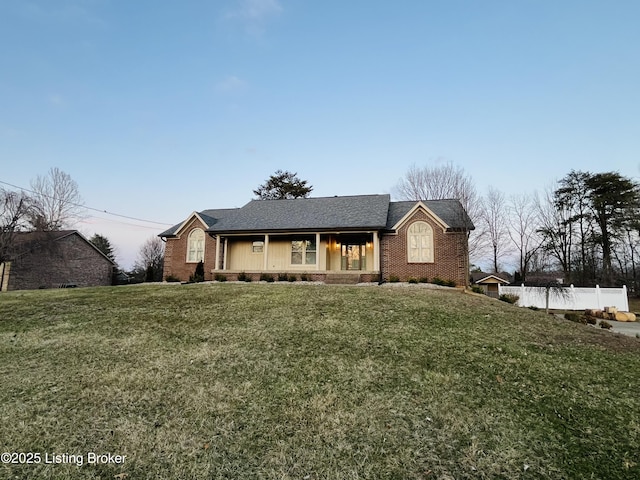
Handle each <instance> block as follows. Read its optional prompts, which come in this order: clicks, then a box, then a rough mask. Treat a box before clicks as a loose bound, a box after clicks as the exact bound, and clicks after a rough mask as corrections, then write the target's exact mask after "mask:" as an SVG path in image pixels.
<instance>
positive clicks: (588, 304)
mask: <svg viewBox="0 0 640 480" xmlns="http://www.w3.org/2000/svg"><path fill="white" fill-rule="evenodd" d="M498 293H499V294H500V295H503V294H509V295H517V296H518V297H519V299H518V305H520V306H522V307H538V308H545V307H546V305H545V303H546V288H544V287H525V286H524V285H521V286H519V287H503V286H501V285H498ZM604 307H617V308H618V310H620V311H623V312H626V311H628V310H629V299H628V298H627V287H626V286H623V287H622V288H600V287H599V286H597V285H596V288H582V287H578V288H576V287H574V286H573V285H571V286H569V287H565V288H563V289H553V288H552V289H551V290H550V291H549V308H551V309H554V310H584V309H585V308H593V309H604Z"/></svg>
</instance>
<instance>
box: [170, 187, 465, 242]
mask: <svg viewBox="0 0 640 480" xmlns="http://www.w3.org/2000/svg"><path fill="white" fill-rule="evenodd" d="M416 203H417V202H414V201H407V202H391V201H390V197H389V195H387V194H384V195H354V196H344V197H318V198H296V199H292V200H252V201H250V202H249V203H247V204H246V205H245V206H244V207H242V208H227V209H214V210H203V211H201V212H198V215H199V216H200V218H201V219H202V221H203V222H205V223H206V227H207V231H208V232H211V233H251V232H256V233H257V232H288V231H291V232H294V231H333V230H341V231H344V230H385V229H386V230H390V229H392V227H393V226H394V225H395V224H396V223H398V222H399V221H400V220H401V219H402V217H404V216H405V215H406V214H407V213H408V212H409V211H410V210H411V209H412V208H413V207H414V206H415V205H416ZM423 203H424V204H425V205H426V206H427V208H429V209H430V210H431V211H432V212H433V213H434V214H435V215H437V216H438V217H440V218H441V219H442V221H443V222H444V223H446V224H447V225H448V226H449V228H452V229H467V228H469V229H473V228H474V227H473V223H471V220H470V219H469V217H468V216H467V214H466V212H465V211H464V209H463V208H462V205H461V204H460V202H459V201H458V200H425V201H423ZM183 224H184V222H182V223H179V224H177V225H174V226H173V227H171V228H170V229H169V230H166V231H164V232H162V233H161V234H160V235H159V236H160V237H172V236H175V234H176V232H177V231H178V230H179V229H180V227H181V226H182V225H183Z"/></svg>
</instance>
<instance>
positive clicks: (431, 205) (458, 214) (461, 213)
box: [387, 199, 475, 230]
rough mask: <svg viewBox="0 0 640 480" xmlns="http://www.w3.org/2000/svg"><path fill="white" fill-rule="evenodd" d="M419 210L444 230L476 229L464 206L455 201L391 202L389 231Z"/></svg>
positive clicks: (388, 222)
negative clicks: (429, 216) (431, 217)
mask: <svg viewBox="0 0 640 480" xmlns="http://www.w3.org/2000/svg"><path fill="white" fill-rule="evenodd" d="M418 208H422V209H423V210H424V211H425V212H427V213H428V214H430V215H431V216H433V217H434V219H435V220H436V221H438V223H440V225H442V226H443V228H444V229H452V230H473V229H475V227H474V225H473V222H472V221H471V219H470V218H469V216H468V215H467V212H466V211H465V210H464V208H463V207H462V204H461V203H460V202H459V201H458V200H454V199H445V200H420V201H402V202H391V203H390V205H389V216H388V219H387V229H389V230H396V229H397V228H398V227H399V226H400V225H402V223H403V222H404V221H406V220H407V219H408V218H409V217H410V216H411V215H412V214H413V212H415V211H416V210H417V209H418Z"/></svg>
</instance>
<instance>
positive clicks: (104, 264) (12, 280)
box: [0, 230, 115, 291]
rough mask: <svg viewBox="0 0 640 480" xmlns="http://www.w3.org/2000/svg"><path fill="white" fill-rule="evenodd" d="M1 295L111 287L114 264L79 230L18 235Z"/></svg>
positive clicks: (0, 269) (1, 277)
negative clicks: (63, 288) (38, 290)
mask: <svg viewBox="0 0 640 480" xmlns="http://www.w3.org/2000/svg"><path fill="white" fill-rule="evenodd" d="M14 235H15V237H14V241H13V247H12V254H11V255H10V258H11V260H10V261H6V262H4V263H0V291H7V290H30V289H37V288H57V287H61V286H77V287H89V286H101V285H111V281H112V277H113V270H114V267H115V264H114V263H113V262H112V261H111V260H110V259H109V258H108V257H107V256H106V255H104V254H103V253H102V252H101V251H100V250H98V249H97V248H96V247H95V246H94V245H93V244H92V243H91V242H90V241H89V240H87V239H86V238H85V237H84V236H83V235H81V234H80V232H78V231H76V230H62V231H57V232H18V233H15V234H14Z"/></svg>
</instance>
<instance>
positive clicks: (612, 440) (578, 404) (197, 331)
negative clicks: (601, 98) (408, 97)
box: [0, 284, 640, 480]
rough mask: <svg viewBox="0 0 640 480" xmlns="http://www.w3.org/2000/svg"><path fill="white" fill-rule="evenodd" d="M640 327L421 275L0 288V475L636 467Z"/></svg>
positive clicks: (419, 474) (639, 470)
mask: <svg viewBox="0 0 640 480" xmlns="http://www.w3.org/2000/svg"><path fill="white" fill-rule="evenodd" d="M638 372H640V341H639V340H638V339H635V338H626V337H619V336H616V335H612V334H610V333H608V332H602V331H599V330H596V329H593V328H590V327H586V326H582V325H578V324H573V323H570V322H565V321H559V320H555V319H553V318H551V317H547V316H545V315H544V314H542V313H539V312H532V311H529V310H522V309H517V308H516V307H512V306H510V305H507V304H504V303H500V302H494V301H491V300H488V299H486V298H480V297H475V296H471V295H463V294H461V293H458V292H454V293H452V292H444V291H432V290H424V289H420V288H407V289H398V288H395V289H391V288H375V287H372V288H360V287H328V286H314V285H305V286H300V285H238V284H226V285H224V284H223V285H211V284H208V285H187V286H179V285H173V286H151V287H147V286H143V287H124V288H123V287H119V288H101V289H78V290H64V291H38V292H17V293H8V294H2V295H0V378H1V384H0V451H24V452H28V451H32V452H42V453H43V454H44V453H45V452H46V453H50V454H51V453H52V452H56V453H77V454H86V453H87V452H89V451H93V452H105V453H106V452H109V453H112V454H121V455H127V460H126V462H125V464H124V465H121V466H117V465H102V466H87V465H84V466H82V467H77V466H75V465H42V464H41V465H28V466H14V465H0V478H51V479H53V478H55V479H66V478H69V479H71V478H73V479H75V478H87V479H88V478H103V479H111V478H114V475H117V474H120V473H126V474H127V475H128V478H129V479H130V480H131V479H151V478H193V479H201V478H202V479H204V478H207V479H216V478H265V479H267V478H269V479H270V478H274V479H275V478H278V479H309V480H311V479H321V478H327V479H328V478H342V479H364V478H397V479H420V478H456V479H459V478H495V477H504V478H520V477H522V478H530V477H531V478H542V477H544V478H607V479H613V478H638V477H639V476H640V467H639V466H638V465H637V463H640V420H639V416H638V413H639V412H640V380H639V377H638Z"/></svg>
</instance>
